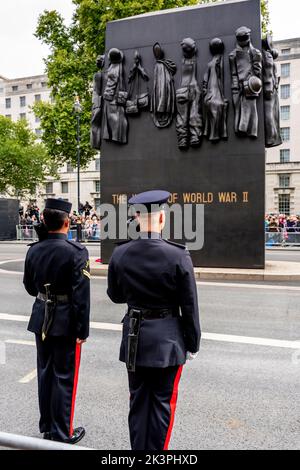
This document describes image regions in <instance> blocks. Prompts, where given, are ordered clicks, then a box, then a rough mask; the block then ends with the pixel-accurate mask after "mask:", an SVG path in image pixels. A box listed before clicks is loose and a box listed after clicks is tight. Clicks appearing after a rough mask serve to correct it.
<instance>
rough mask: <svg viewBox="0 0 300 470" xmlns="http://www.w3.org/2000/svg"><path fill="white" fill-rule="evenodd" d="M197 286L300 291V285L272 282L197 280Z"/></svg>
mask: <svg viewBox="0 0 300 470" xmlns="http://www.w3.org/2000/svg"><path fill="white" fill-rule="evenodd" d="M196 284H197V285H198V286H208V287H209V286H211V287H235V288H238V289H266V290H286V291H289V290H290V291H300V287H297V286H280V285H274V284H242V283H233V282H232V283H230V282H214V281H212V282H205V281H197V282H196Z"/></svg>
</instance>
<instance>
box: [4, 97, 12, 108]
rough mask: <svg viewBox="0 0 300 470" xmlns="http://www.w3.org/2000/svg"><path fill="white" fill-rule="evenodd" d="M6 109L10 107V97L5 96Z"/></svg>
mask: <svg viewBox="0 0 300 470" xmlns="http://www.w3.org/2000/svg"><path fill="white" fill-rule="evenodd" d="M5 107H6V109H8V108H11V98H5Z"/></svg>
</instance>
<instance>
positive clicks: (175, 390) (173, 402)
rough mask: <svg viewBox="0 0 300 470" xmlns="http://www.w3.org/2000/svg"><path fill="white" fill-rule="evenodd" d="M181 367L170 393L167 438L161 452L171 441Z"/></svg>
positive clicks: (166, 448)
mask: <svg viewBox="0 0 300 470" xmlns="http://www.w3.org/2000/svg"><path fill="white" fill-rule="evenodd" d="M182 367H183V366H179V367H178V371H177V374H176V377H175V380H174V386H173V392H172V396H171V401H170V408H171V417H170V424H169V428H168V432H167V437H166V440H165V444H164V449H163V450H168V447H169V442H170V439H171V434H172V429H173V424H174V419H175V411H176V403H177V397H178V385H179V380H180V377H181V372H182Z"/></svg>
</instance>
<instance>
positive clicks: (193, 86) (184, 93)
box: [176, 38, 202, 149]
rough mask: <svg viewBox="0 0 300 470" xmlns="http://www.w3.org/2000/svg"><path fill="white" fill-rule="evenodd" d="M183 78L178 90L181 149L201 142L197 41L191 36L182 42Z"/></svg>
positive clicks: (177, 129) (178, 132)
mask: <svg viewBox="0 0 300 470" xmlns="http://www.w3.org/2000/svg"><path fill="white" fill-rule="evenodd" d="M181 47H182V52H183V59H182V78H181V85H180V88H179V89H178V90H176V106H177V114H176V131H177V138H178V146H179V148H181V149H185V148H188V147H189V146H190V145H191V146H193V147H196V146H198V145H199V144H200V143H201V136H202V113H201V91H200V87H199V85H198V83H197V59H196V50H197V49H196V43H195V41H194V40H193V39H191V38H185V39H183V40H182V42H181Z"/></svg>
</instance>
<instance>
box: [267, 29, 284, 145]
mask: <svg viewBox="0 0 300 470" xmlns="http://www.w3.org/2000/svg"><path fill="white" fill-rule="evenodd" d="M277 57H278V52H277V50H276V49H273V46H272V38H271V37H270V36H267V37H266V38H265V39H263V41H262V58H263V91H264V112H265V139H266V143H265V145H266V147H276V146H277V145H281V144H282V139H281V135H280V107H279V96H278V88H279V77H278V75H277V67H276V64H275V60H276V59H277Z"/></svg>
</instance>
